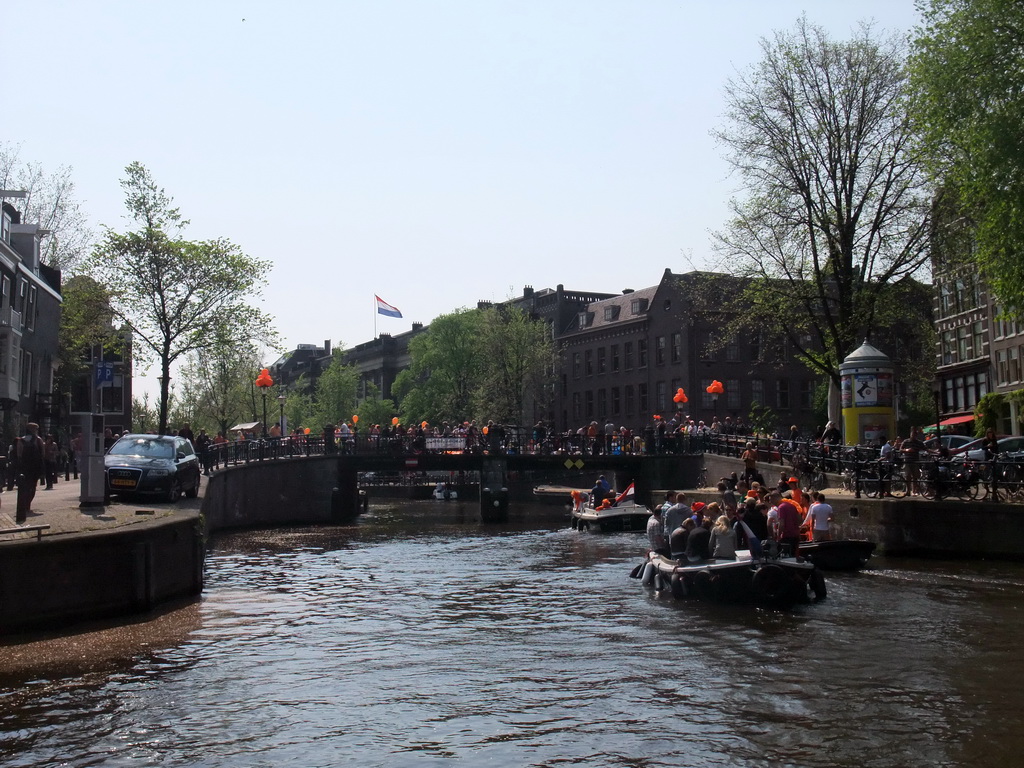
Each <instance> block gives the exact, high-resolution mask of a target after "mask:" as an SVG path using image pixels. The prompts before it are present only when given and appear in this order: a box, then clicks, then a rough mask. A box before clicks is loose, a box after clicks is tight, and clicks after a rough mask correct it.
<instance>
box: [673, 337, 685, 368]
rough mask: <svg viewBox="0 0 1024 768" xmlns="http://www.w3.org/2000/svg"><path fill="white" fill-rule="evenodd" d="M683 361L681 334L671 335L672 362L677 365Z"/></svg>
mask: <svg viewBox="0 0 1024 768" xmlns="http://www.w3.org/2000/svg"><path fill="white" fill-rule="evenodd" d="M682 359H683V334H681V333H679V332H678V331H677V332H676V333H673V334H672V362H673V363H678V362H679V361H680V360H682Z"/></svg>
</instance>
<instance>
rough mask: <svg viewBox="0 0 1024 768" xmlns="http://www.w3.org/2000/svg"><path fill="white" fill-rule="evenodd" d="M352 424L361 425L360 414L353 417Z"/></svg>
mask: <svg viewBox="0 0 1024 768" xmlns="http://www.w3.org/2000/svg"><path fill="white" fill-rule="evenodd" d="M352 423H353V424H358V423H359V414H358V413H356V414H353V415H352Z"/></svg>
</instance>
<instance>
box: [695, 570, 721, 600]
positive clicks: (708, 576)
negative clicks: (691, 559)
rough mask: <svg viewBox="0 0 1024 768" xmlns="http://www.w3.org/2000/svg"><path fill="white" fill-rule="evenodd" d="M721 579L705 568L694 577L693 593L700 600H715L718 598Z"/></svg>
mask: <svg viewBox="0 0 1024 768" xmlns="http://www.w3.org/2000/svg"><path fill="white" fill-rule="evenodd" d="M718 582H719V578H718V577H717V576H716V575H715V574H713V573H712V572H711V571H710V570H708V569H707V568H705V569H704V570H702V571H697V573H695V574H694V575H693V593H694V594H695V595H696V596H697V598H698V599H700V600H714V599H716V598H717V597H718Z"/></svg>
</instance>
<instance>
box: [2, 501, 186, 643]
mask: <svg viewBox="0 0 1024 768" xmlns="http://www.w3.org/2000/svg"><path fill="white" fill-rule="evenodd" d="M0 555H2V556H0V635H7V634H14V633H18V632H28V631H33V630H42V629H50V628H54V627H64V626H67V625H69V624H73V623H75V622H78V621H84V620H87V619H101V618H109V617H113V616H124V615H128V614H132V613H139V612H143V611H147V610H150V609H151V608H153V607H154V606H156V605H158V604H160V603H163V602H167V601H169V600H174V599H177V598H183V597H188V596H194V595H198V594H199V593H200V592H201V591H202V587H203V560H204V555H205V543H204V535H203V529H202V521H201V519H200V516H199V514H198V513H196V512H182V513H180V514H176V515H173V516H168V517H164V518H160V519H157V520H151V521H146V522H141V523H136V524H134V525H128V526H124V527H120V528H111V529H108V530H102V531H86V532H81V533H69V534H62V535H60V536H44V537H43V538H42V539H41V540H39V541H36V540H35V539H23V540H20V541H9V542H4V544H3V548H2V552H0Z"/></svg>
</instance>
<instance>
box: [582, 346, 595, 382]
mask: <svg viewBox="0 0 1024 768" xmlns="http://www.w3.org/2000/svg"><path fill="white" fill-rule="evenodd" d="M583 375H584V376H593V375H594V350H592V349H586V350H584V351H583Z"/></svg>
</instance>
